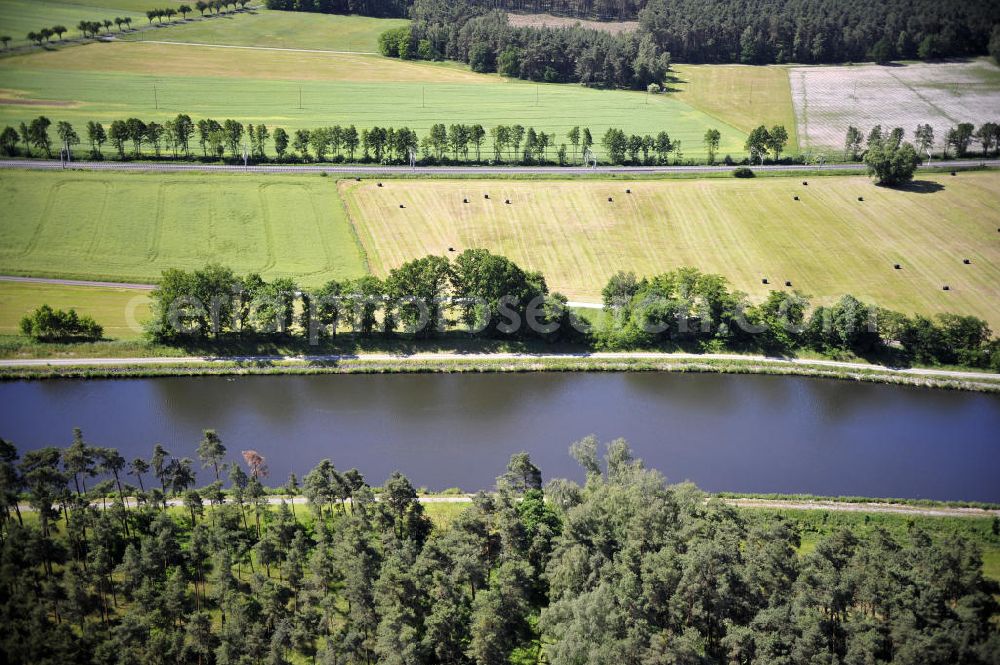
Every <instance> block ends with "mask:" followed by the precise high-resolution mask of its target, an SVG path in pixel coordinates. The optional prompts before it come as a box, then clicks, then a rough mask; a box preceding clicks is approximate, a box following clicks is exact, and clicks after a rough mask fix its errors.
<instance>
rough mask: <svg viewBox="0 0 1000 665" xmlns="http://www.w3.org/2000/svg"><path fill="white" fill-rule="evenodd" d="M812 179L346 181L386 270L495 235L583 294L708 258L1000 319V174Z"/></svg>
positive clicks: (801, 282) (568, 290)
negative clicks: (624, 277)
mask: <svg viewBox="0 0 1000 665" xmlns="http://www.w3.org/2000/svg"><path fill="white" fill-rule="evenodd" d="M808 183H809V184H808V186H805V185H803V181H802V177H801V176H796V177H786V178H767V179H760V180H756V179H754V180H749V181H741V180H736V179H732V178H730V179H708V180H678V181H672V180H662V181H645V182H642V181H635V182H629V181H626V180H616V181H613V182H610V181H609V182H600V181H586V182H554V181H551V182H539V181H533V182H518V181H510V180H507V181H493V182H491V181H462V180H454V181H447V180H434V181H412V180H406V181H393V182H391V183H386V186H384V187H381V188H380V187H377V186H376V183H375V182H371V181H363V182H361V183H357V182H353V181H342V182H341V183H340V190H341V193H342V194H343V196H344V199H345V202H346V203H347V206H348V210H349V213H350V216H351V219H352V221H353V223H354V224H355V225H356V226H357V228H358V234H359V236H360V238H361V240H362V243H363V244H364V246H365V249H366V252H367V256H368V259H369V262H370V265H371V268H372V270H373V271H374V272H376V273H377V274H385V273H386V271H388V270H389V269H391V268H394V267H396V266H398V265H400V264H401V263H403V262H404V261H407V260H409V259H412V258H415V257H419V256H424V255H426V254H444V253H446V252H447V250H448V248H449V247H454V248H455V249H456V250H457V251H459V252H460V251H462V250H464V249H466V248H469V247H484V248H487V249H490V250H491V251H494V252H497V253H500V254H504V255H506V256H508V257H509V258H511V259H512V260H513V261H515V262H517V263H518V264H519V265H521V266H524V267H525V268H530V269H533V270H540V271H542V273H543V274H544V275H545V277H546V279H547V280H548V284H549V286H550V288H552V289H553V290H556V291H560V292H562V293H564V294H566V295H567V296H569V297H570V299H571V300H583V301H590V302H597V301H599V297H600V291H601V288H602V287H603V286H604V284H605V283H606V281H607V279H608V277H609V276H610V275H611V274H613V273H614V272H615V271H617V270H622V269H625V270H634V271H635V272H636V273H637V274H639V275H640V276H641V275H652V274H657V273H660V272H664V271H666V270H670V269H673V268H676V267H680V266H696V267H698V268H700V269H701V270H703V271H706V272H714V273H719V274H722V275H724V276H725V277H726V278H728V279H729V280H730V282H731V283H732V284H733V285H734V286H735V288H737V289H739V290H742V291H744V292H746V293H748V294H749V295H750V297H751V298H752V299H754V300H760V299H763V298H764V297H766V295H767V293H768V291H770V290H771V289H776V288H787V287H785V286H784V285H785V282H786V281H790V282H791V283H792V287H791V288H794V289H798V290H800V291H802V292H803V293H806V294H809V295H810V296H812V297H813V300H814V302H829V301H830V300H832V299H835V298H837V297H839V296H841V295H843V294H845V293H851V294H854V295H855V296H857V297H859V298H862V299H863V300H866V301H868V302H872V303H875V304H878V305H881V306H884V307H889V308H892V309H895V310H898V311H901V312H905V313H924V314H933V313H937V312H956V313H961V314H974V315H976V316H979V317H981V318H983V319H985V320H987V321H988V322H989V323H990V324H991V326H992V327H993V329H994V330H1000V301H998V300H997V297H996V294H997V292H996V285H997V284H1000V234H998V233H997V227H998V225H1000V224H998V220H1000V216H998V214H997V211H998V210H1000V173H994V172H977V173H963V174H961V175H960V176H959V177H951V176H948V175H924V174H921V175H920V176H919V177H918V181H917V182H916V183H914V184H913V185H912V186H910V187H907V188H903V189H886V188H881V187H876V186H875V185H874V184H873V183H872V182H871V181H870V180H869V179H868V178H866V177H830V178H820V179H815V180H808ZM626 189H631V190H632V193H631V194H626V192H625V190H626ZM486 193H488V194H489V195H490V198H489V200H486V199H484V194H486ZM796 196H798V197H799V198H800V200H799V201H795V200H794V197H796ZM609 197H610V198H613V199H614V200H613V202H609V200H608V199H609ZM858 197H863V198H864V201H859V200H858ZM466 198H467V199H468V200H469V203H468V204H465V203H463V199H466ZM508 199H509V200H510V201H511V204H510V205H506V204H505V203H504V201H505V200H508ZM400 204H404V205H405V206H406V207H405V209H401V208H400V207H399V205H400ZM965 258H969V259H971V260H972V264H971V265H965V264H963V259H965ZM897 263H898V264H901V265H902V270H894V269H893V265H894V264H897ZM765 278H767V279H768V281H769V284H766V285H765V284H762V279H765ZM944 285H948V286H950V290H949V291H943V290H942V287H943V286H944Z"/></svg>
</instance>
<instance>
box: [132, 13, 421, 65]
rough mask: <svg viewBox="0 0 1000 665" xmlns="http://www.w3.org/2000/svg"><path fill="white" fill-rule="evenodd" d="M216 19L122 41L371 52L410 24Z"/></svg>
mask: <svg viewBox="0 0 1000 665" xmlns="http://www.w3.org/2000/svg"><path fill="white" fill-rule="evenodd" d="M261 4H262V3H261ZM219 18H220V19H221V20H216V21H205V22H198V23H187V24H184V25H175V26H171V27H170V29H169V30H156V31H150V32H145V33H138V34H135V35H126V37H125V39H131V40H151V39H154V40H162V41H168V42H193V43H198V44H223V45H231V46H256V47H265V48H297V49H318V50H325V51H354V52H359V53H375V52H377V51H378V36H379V35H380V34H382V33H383V32H385V31H386V30H391V29H393V28H399V27H402V26H405V25H409V23H410V22H409V21H408V20H406V19H392V18H371V17H369V16H340V15H336V14H316V13H311V12H283V11H274V10H270V9H264V8H263V7H261V8H258V9H255V10H254V11H252V12H239V13H237V14H233V15H224V16H220V17H219Z"/></svg>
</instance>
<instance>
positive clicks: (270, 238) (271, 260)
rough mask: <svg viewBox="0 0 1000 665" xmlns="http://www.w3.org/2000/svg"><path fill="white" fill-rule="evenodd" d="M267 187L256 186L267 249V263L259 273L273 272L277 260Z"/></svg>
mask: <svg viewBox="0 0 1000 665" xmlns="http://www.w3.org/2000/svg"><path fill="white" fill-rule="evenodd" d="M267 186H268V183H261V184H259V185H257V200H258V201H259V202H260V221H261V225H262V226H263V228H264V245H265V247H266V249H267V261H266V262H265V263H264V267H263V268H261V269H260V271H261V273H264V272H267V271H268V270H273V269H274V266H275V265H277V258H276V257H275V254H276V252H275V247H274V245H275V241H274V229H273V228H272V226H271V224H272V221H271V208H270V202H269V200H268V198H267V194H266V192H265V190H266V189H267ZM213 222H214V219H213ZM213 245H214V242H213Z"/></svg>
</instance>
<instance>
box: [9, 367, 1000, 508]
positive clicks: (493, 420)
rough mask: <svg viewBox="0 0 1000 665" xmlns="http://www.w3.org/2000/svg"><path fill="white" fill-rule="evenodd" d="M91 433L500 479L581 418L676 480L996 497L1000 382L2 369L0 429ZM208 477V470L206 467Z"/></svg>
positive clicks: (559, 454) (561, 465)
mask: <svg viewBox="0 0 1000 665" xmlns="http://www.w3.org/2000/svg"><path fill="white" fill-rule="evenodd" d="M73 427H82V428H83V430H84V435H85V438H86V439H87V441H88V442H89V443H91V444H94V445H104V446H114V447H116V448H118V449H119V450H121V451H122V453H123V454H124V455H125V456H126V457H128V458H129V459H131V458H132V457H136V456H143V457H146V458H148V457H149V454H150V451H151V449H152V446H153V444H154V443H162V444H163V445H164V446H165V447H166V448H167V449H168V450H170V451H171V452H172V453H174V454H175V455H179V456H188V457H192V458H195V457H196V455H195V449H196V447H197V443H198V441H199V440H200V438H201V430H202V429H205V428H214V429H217V430H218V431H219V433H220V435H221V436H222V440H223V442H224V443H225V445H226V446H227V447H228V449H229V451H230V457H231V458H232V459H236V457H237V456H238V454H239V451H240V450H242V449H248V448H253V449H255V450H258V451H259V452H260V453H261V454H263V455H264V456H265V457H266V458H267V461H268V464H269V466H270V468H271V480H270V482H271V483H272V484H280V483H282V482H284V480H285V478H286V477H287V475H288V473H289V472H291V471H294V472H296V473H297V474H299V476H300V478H301V476H302V474H303V473H304V472H306V471H307V470H308V469H309V468H310V467H312V466H313V465H314V464H315V463H316V462H318V461H319V460H320V459H322V458H324V457H328V458H330V459H331V460H332V461H333V462H334V464H335V465H336V466H337V467H338V468H339V469H347V468H350V467H357V468H358V469H360V470H361V471H362V472H363V473H364V474H365V475H366V477H367V479H368V480H369V482H371V483H373V484H379V483H381V482H382V481H383V480H384V479H385V477H386V476H387V475H388V474H389V473H390V472H392V471H393V470H395V469H399V470H401V471H403V472H404V473H406V474H407V475H408V476H409V477H410V478H411V479H412V480H413V483H414V485H417V486H427V487H429V488H431V489H443V488H446V487H451V486H458V487H461V488H463V489H465V490H476V489H480V488H487V487H490V486H492V484H493V481H494V479H495V477H496V476H497V475H499V474H500V473H502V471H503V469H504V465H505V463H506V460H507V459H508V457H509V456H510V455H511V453H514V452H517V451H519V450H527V451H528V452H530V453H531V456H532V458H533V459H534V460H535V463H536V464H538V465H539V466H540V467H541V469H542V472H543V474H544V476H545V477H546V478H552V477H556V476H565V477H571V478H581V477H582V474H581V473H580V471H579V468H578V467H577V465H576V463H575V462H573V460H572V459H571V458H570V457H569V455H568V454H567V449H568V446H569V444H570V443H571V442H572V441H574V440H576V439H579V438H581V437H583V436H585V435H587V434H596V435H597V436H598V437H600V438H601V440H602V441H606V440H610V439H612V438H615V437H619V436H621V437H625V438H626V439H628V441H629V442H630V444H631V445H632V447H633V449H634V450H635V452H636V454H637V456H639V457H641V458H643V459H644V460H645V461H646V463H647V465H648V466H652V467H655V468H658V469H660V470H661V471H662V472H663V473H664V474H665V475H666V476H667V477H668V479H670V480H671V481H680V480H692V481H694V482H696V483H698V485H700V486H701V487H702V488H704V489H706V490H711V491H721V490H730V491H744V492H807V493H812V494H823V495H865V496H881V497H886V496H891V497H907V498H932V499H954V500H979V501H1000V399H998V398H997V397H996V396H989V395H980V394H975V393H963V392H948V391H933V390H926V389H917V388H907V387H900V386H884V385H868V384H857V383H850V382H837V381H825V380H816V379H807V378H801V377H777V376H739V375H725V374H705V375H697V374H655V373H637V374H580V373H577V374H556V373H535V374H485V375H461V374H436V375H430V374H426V375H398V374H397V375H375V376H363V375H358V376H282V377H246V378H236V379H232V378H229V379H227V378H224V377H204V378H169V379H143V380H120V381H104V380H100V381H72V380H60V381H38V382H18V383H3V384H0V437H3V438H6V439H8V440H11V441H13V442H14V443H16V444H17V445H18V447H19V448H21V449H22V450H25V449H29V448H36V447H40V446H44V445H57V446H65V445H66V444H68V443H69V441H70V438H71V429H72V428H73ZM201 479H202V480H206V479H207V475H204V474H203V475H202V476H201Z"/></svg>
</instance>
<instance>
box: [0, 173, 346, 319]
mask: <svg viewBox="0 0 1000 665" xmlns="http://www.w3.org/2000/svg"><path fill="white" fill-rule="evenodd" d="M0 206H2V207H3V209H4V211H5V212H4V215H3V216H2V217H0V273H2V274H32V275H44V276H51V277H81V278H90V279H109V280H118V281H137V282H144V281H145V282H148V281H152V280H156V279H158V278H159V276H160V273H161V272H162V271H163V270H165V269H167V268H186V269H191V268H196V267H200V266H203V265H205V264H206V263H208V262H212V261H217V262H220V263H224V264H226V265H228V266H231V267H232V268H233V269H234V270H237V271H239V272H249V271H256V272H260V273H261V274H262V275H264V276H265V277H276V276H292V277H295V278H296V279H297V280H299V281H300V283H301V284H302V285H303V286H317V285H319V284H322V283H323V282H325V281H327V280H329V279H331V278H341V279H342V278H347V277H354V276H359V275H362V274H364V273H365V266H364V261H363V259H362V257H361V255H360V253H359V251H358V245H357V242H356V240H355V239H354V236H353V235H352V233H351V229H350V227H349V225H348V224H347V221H346V219H345V217H344V214H343V208H342V206H341V204H340V201H339V200H338V197H337V190H336V185H335V182H334V181H333V180H330V179H327V178H320V177H319V176H313V177H289V176H279V177H266V178H260V177H247V176H241V175H238V174H237V175H213V176H205V175H198V174H191V175H169V176H157V175H149V174H104V173H30V172H14V171H8V172H4V173H3V177H2V178H0ZM50 304H51V303H50Z"/></svg>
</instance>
